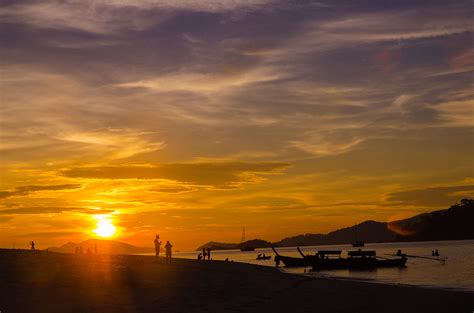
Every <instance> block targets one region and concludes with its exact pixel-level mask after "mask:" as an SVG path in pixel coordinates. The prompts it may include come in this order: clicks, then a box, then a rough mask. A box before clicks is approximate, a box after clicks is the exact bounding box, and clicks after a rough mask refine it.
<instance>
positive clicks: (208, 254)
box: [207, 248, 211, 260]
mask: <svg viewBox="0 0 474 313" xmlns="http://www.w3.org/2000/svg"><path fill="white" fill-rule="evenodd" d="M207 259H208V260H210V259H211V248H207Z"/></svg>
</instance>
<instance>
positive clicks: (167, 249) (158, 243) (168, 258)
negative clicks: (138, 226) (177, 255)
mask: <svg viewBox="0 0 474 313" xmlns="http://www.w3.org/2000/svg"><path fill="white" fill-rule="evenodd" d="M154 244H155V261H156V262H158V260H159V257H160V250H161V244H162V242H161V240H160V235H156V237H155V240H154ZM171 248H173V245H172V244H171V243H170V242H169V240H167V241H166V245H165V262H166V263H171V257H172V250H171Z"/></svg>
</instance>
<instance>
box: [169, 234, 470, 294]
mask: <svg viewBox="0 0 474 313" xmlns="http://www.w3.org/2000/svg"><path fill="white" fill-rule="evenodd" d="M330 249H334V250H342V251H343V252H342V256H343V257H346V256H347V251H349V250H356V249H358V248H353V247H352V246H350V245H332V246H307V247H301V250H302V251H303V252H304V253H305V254H314V253H315V252H316V251H317V250H330ZM398 249H401V250H402V252H403V253H406V254H409V255H417V256H425V257H431V251H433V250H435V249H438V251H439V253H440V257H446V258H447V260H446V262H439V261H433V260H427V259H422V258H409V259H408V262H407V266H406V267H405V268H380V269H376V270H370V271H349V270H338V271H320V272H311V271H310V268H307V269H306V270H305V269H304V268H293V269H284V268H281V270H282V271H285V272H289V273H295V274H301V275H312V276H316V277H336V278H340V279H356V280H364V281H372V282H379V283H388V284H403V285H416V286H423V287H432V288H443V289H456V290H464V291H473V292H474V240H460V241H428V242H403V243H399V242H397V243H373V244H366V245H365V247H363V248H362V250H376V251H377V256H381V257H390V256H388V255H386V254H394V253H396V251H397V250H398ZM277 250H278V253H280V254H281V255H286V256H294V257H299V256H300V255H299V253H298V251H297V250H296V248H295V247H287V248H278V249H277ZM259 253H265V254H266V255H271V256H272V259H271V260H264V261H263V260H256V259H255V258H256V257H257V255H258V254H259ZM197 255H198V252H192V253H184V252H181V253H176V254H175V256H176V257H180V258H189V259H196V258H197ZM211 255H212V259H214V260H225V259H226V258H229V260H232V261H234V262H243V263H251V264H258V265H262V266H275V262H274V260H273V256H274V253H273V251H272V250H271V249H256V250H255V251H247V252H242V251H240V250H226V251H212V252H211Z"/></svg>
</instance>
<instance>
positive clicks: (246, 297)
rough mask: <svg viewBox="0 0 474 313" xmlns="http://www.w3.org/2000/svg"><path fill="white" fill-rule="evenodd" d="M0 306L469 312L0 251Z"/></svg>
mask: <svg viewBox="0 0 474 313" xmlns="http://www.w3.org/2000/svg"><path fill="white" fill-rule="evenodd" d="M0 281H2V284H1V285H0V291H1V292H0V310H2V311H3V312H49V313H55V312H78V313H79V312H128V311H130V312H157V311H162V312H261V311H262V310H271V311H274V312H286V311H290V312H292V313H298V312H321V313H324V312H328V313H329V312H349V311H350V312H401V311H403V312H404V313H408V312H430V313H431V312H472V310H473V309H474V297H473V293H472V292H468V291H453V290H443V289H430V288H424V287H420V286H411V285H409V286H405V285H403V286H401V285H389V284H380V283H373V282H361V281H353V280H342V279H336V278H329V277H309V276H306V275H295V274H293V273H286V272H282V271H280V270H278V269H276V268H272V267H267V266H261V265H254V264H246V263H239V262H224V261H197V260H190V259H181V258H175V259H173V260H172V263H171V264H164V259H161V262H160V263H154V258H153V257H149V256H136V255H135V256H134V255H114V256H110V255H80V256H78V255H73V254H59V253H53V252H43V251H42V252H39V253H38V251H35V252H32V251H28V250H23V251H21V250H0Z"/></svg>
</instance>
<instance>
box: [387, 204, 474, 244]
mask: <svg viewBox="0 0 474 313" xmlns="http://www.w3.org/2000/svg"><path fill="white" fill-rule="evenodd" d="M389 228H390V229H391V230H393V231H394V232H396V233H397V237H396V239H395V240H397V241H428V240H463V239H474V200H471V199H463V200H461V202H460V203H458V204H455V205H453V206H451V207H450V208H449V209H448V210H440V211H435V212H431V213H424V214H420V215H417V216H414V217H412V218H409V219H405V220H401V221H395V222H392V223H390V224H389Z"/></svg>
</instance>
